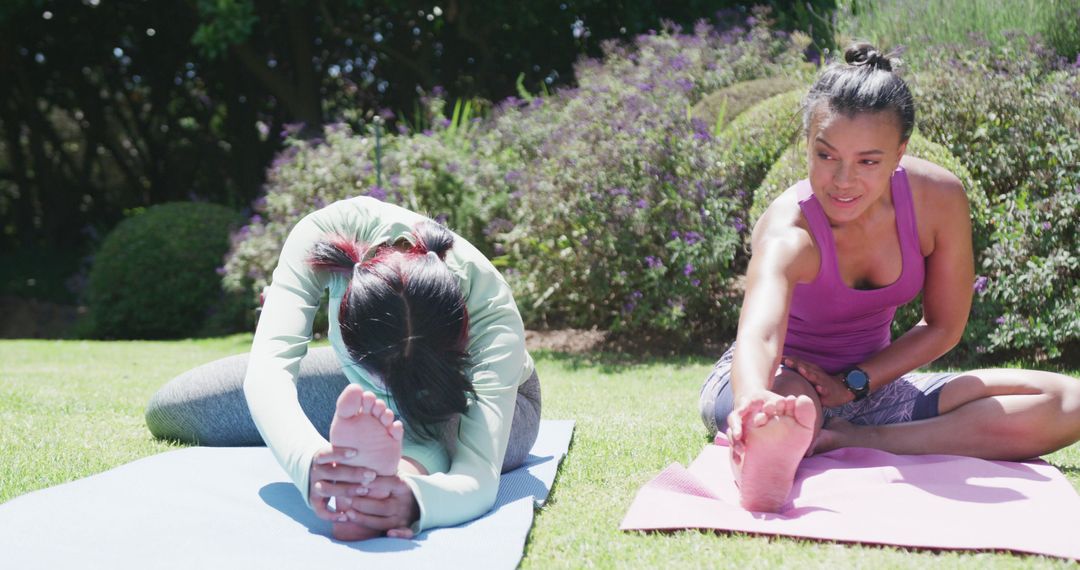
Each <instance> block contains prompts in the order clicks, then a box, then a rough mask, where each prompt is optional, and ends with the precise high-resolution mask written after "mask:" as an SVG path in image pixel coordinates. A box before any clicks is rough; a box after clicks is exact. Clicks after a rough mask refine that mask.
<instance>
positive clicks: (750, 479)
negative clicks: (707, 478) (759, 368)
mask: <svg viewBox="0 0 1080 570" xmlns="http://www.w3.org/2000/svg"><path fill="white" fill-rule="evenodd" d="M816 416H817V412H816V410H815V409H814V401H813V400H811V399H810V398H809V397H807V396H798V397H795V396H788V397H786V398H784V399H783V400H780V401H777V402H776V403H775V407H774V406H771V405H770V406H768V407H767V409H765V410H763V411H760V412H757V413H755V414H753V415H752V416H751V417H749V418H747V420H746V425H745V426H744V428H743V431H744V433H745V435H744V438H745V441H746V449H745V451H744V452H743V453H742V454H741V455H736V454H734V453H733V454H732V456H731V461H732V466H733V467H734V469H735V482H736V483H737V484H738V485H739V494H740V497H741V500H740V503H741V504H742V507H743V508H744V509H746V510H748V511H758V512H772V513H775V512H777V511H779V510H780V508H781V507H783V506H784V504H785V503H787V496H788V493H790V492H791V485H792V483H793V482H794V481H795V470H796V469H797V468H798V467H799V462H800V461H801V460H802V458H803V456H804V455H805V454H806V451H807V449H808V448H809V447H810V441H811V439H813V437H814V425H815V421H816Z"/></svg>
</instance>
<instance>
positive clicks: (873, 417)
mask: <svg viewBox="0 0 1080 570" xmlns="http://www.w3.org/2000/svg"><path fill="white" fill-rule="evenodd" d="M734 355H735V345H734V344H732V345H731V347H730V348H728V349H727V351H725V352H724V355H723V356H721V357H720V360H718V361H717V362H716V365H715V366H713V370H712V372H711V373H710V374H709V376H708V378H706V379H705V383H704V384H703V385H702V386H701V398H700V400H699V402H698V405H699V409H700V411H701V421H702V422H704V423H705V427H706V428H707V429H708V430H709V435H710V437H711V436H712V435H715V434H716V432H717V431H726V430H727V416H728V414H730V413H731V410H732V409H733V408H734V405H735V401H734V395H733V391H734V390H733V389H732V387H731V361H732V360H733V359H734ZM956 376H958V374H956V373H954V372H944V373H941V372H938V373H927V372H909V373H907V374H905V375H903V376H901V377H900V378H897V379H896V380H895V381H894V382H891V383H889V384H888V385H887V386H885V387H884V388H881V389H879V390H877V391H875V392H873V393H872V394H870V395H869V396H867V397H866V398H864V399H863V400H861V401H859V402H850V403H847V404H844V405H843V406H837V407H835V408H825V418H824V419H826V420H827V419H828V418H843V419H845V420H847V421H849V422H851V423H853V424H859V425H885V424H897V423H901V422H910V421H915V420H921V419H925V418H932V417H934V416H936V415H938V397H939V396H940V395H941V387H942V386H944V385H945V384H947V383H948V382H949V380H952V379H953V378H955V377H956Z"/></svg>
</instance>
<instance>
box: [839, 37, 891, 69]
mask: <svg viewBox="0 0 1080 570" xmlns="http://www.w3.org/2000/svg"><path fill="white" fill-rule="evenodd" d="M844 61H846V62H847V63H848V64H849V65H854V66H864V65H865V66H868V67H870V68H871V69H881V70H883V71H892V59H891V58H890V57H889V56H887V55H885V54H882V53H881V52H879V51H878V50H877V48H875V47H874V46H873V45H871V44H868V43H866V42H859V43H856V44H853V45H851V47H849V48H847V49H846V50H844Z"/></svg>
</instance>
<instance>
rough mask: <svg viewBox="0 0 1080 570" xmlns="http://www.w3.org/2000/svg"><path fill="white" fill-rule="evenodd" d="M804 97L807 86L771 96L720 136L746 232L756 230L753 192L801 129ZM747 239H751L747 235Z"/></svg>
mask: <svg viewBox="0 0 1080 570" xmlns="http://www.w3.org/2000/svg"><path fill="white" fill-rule="evenodd" d="M800 83H802V82H800ZM805 95H806V87H805V86H804V87H800V88H798V89H793V90H790V91H787V92H785V93H782V94H780V95H775V96H772V97H769V98H768V99H765V100H764V101H761V102H760V103H758V104H756V105H754V106H753V107H751V108H750V109H749V110H747V111H746V112H745V113H742V114H741V115H739V116H738V117H737V118H736V119H735V120H733V121H731V123H729V124H728V125H727V127H725V128H724V130H723V131H721V133H720V135H719V136H718V137H717V138H718V139H719V141H720V144H721V145H722V146H723V149H724V150H723V159H722V160H723V161H724V164H725V176H724V178H725V180H724V186H725V187H726V188H728V189H730V191H732V192H733V193H734V194H735V196H736V197H737V198H738V199H739V200H740V201H741V204H742V206H741V207H742V210H743V212H742V213H740V214H739V218H740V225H742V226H744V228H746V229H749V228H751V227H753V226H752V225H749V226H748V225H747V223H746V220H747V219H749V218H750V216H749V212H748V211H747V210H748V209H749V208H750V205H751V202H752V200H753V197H754V189H755V188H757V187H758V186H759V185H760V184H761V181H762V180H763V179H764V178H765V175H766V174H768V172H769V169H770V168H771V167H772V165H773V164H774V163H775V162H776V161H777V159H778V158H780V155H781V153H783V151H784V149H786V148H788V147H789V146H791V144H792V142H794V140H795V138H796V137H797V136H798V133H799V130H800V129H801V128H802V120H801V117H800V115H799V108H800V104H801V101H802V98H803V97H804V96H805ZM745 237H746V239H749V233H748V232H747V233H746V234H745ZM743 261H745V260H743ZM740 267H741V264H740Z"/></svg>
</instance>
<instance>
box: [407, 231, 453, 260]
mask: <svg viewBox="0 0 1080 570" xmlns="http://www.w3.org/2000/svg"><path fill="white" fill-rule="evenodd" d="M412 233H413V237H414V238H415V242H416V246H414V247H413V251H414V252H415V253H420V254H425V253H428V252H431V253H434V254H435V255H437V256H439V259H441V260H443V261H445V260H446V252H447V251H448V250H449V249H450V248H451V247H453V246H454V234H452V233H450V230H448V229H446V228H444V227H443V226H440V225H439V224H436V223H433V222H420V223H419V224H417V225H416V227H415V228H413V232H412Z"/></svg>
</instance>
